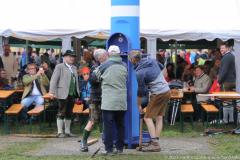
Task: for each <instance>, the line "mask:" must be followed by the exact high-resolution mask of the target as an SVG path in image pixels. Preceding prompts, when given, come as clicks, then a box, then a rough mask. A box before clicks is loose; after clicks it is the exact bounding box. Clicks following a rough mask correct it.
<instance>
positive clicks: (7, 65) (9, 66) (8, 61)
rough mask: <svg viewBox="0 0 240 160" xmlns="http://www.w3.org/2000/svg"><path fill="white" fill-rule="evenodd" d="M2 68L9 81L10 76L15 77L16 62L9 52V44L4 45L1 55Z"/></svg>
mask: <svg viewBox="0 0 240 160" xmlns="http://www.w3.org/2000/svg"><path fill="white" fill-rule="evenodd" d="M2 61H3V65H4V69H5V70H6V72H7V79H8V80H9V82H10V83H11V82H12V81H11V78H12V77H16V74H17V71H18V62H17V59H16V57H15V56H14V55H13V53H11V49H10V46H9V45H8V44H6V45H4V54H3V55H2Z"/></svg>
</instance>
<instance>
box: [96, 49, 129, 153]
mask: <svg viewBox="0 0 240 160" xmlns="http://www.w3.org/2000/svg"><path fill="white" fill-rule="evenodd" d="M108 54H109V58H108V60H107V61H106V62H105V63H103V64H102V65H101V66H100V67H99V71H100V72H98V74H97V77H98V79H101V82H102V87H101V88H102V104H101V110H102V119H103V135H104V145H105V151H104V154H106V155H107V154H110V155H111V154H112V153H113V128H114V127H113V124H114V123H115V124H116V130H117V140H116V149H117V151H116V153H122V152H123V146H124V128H125V126H124V115H125V112H126V110H127V83H126V82H127V68H126V65H125V64H124V63H123V62H122V58H121V56H120V49H119V47H118V46H115V45H111V46H110V47H109V49H108Z"/></svg>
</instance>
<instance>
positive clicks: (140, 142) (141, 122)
mask: <svg viewBox="0 0 240 160" xmlns="http://www.w3.org/2000/svg"><path fill="white" fill-rule="evenodd" d="M143 117H144V114H143V113H140V131H139V146H138V147H137V148H136V149H137V151H141V150H142V139H143V135H142V131H143Z"/></svg>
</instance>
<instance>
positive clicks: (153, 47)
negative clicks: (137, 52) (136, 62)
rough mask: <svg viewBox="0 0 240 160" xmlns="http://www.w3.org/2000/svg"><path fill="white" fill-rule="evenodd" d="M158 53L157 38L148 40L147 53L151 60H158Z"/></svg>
mask: <svg viewBox="0 0 240 160" xmlns="http://www.w3.org/2000/svg"><path fill="white" fill-rule="evenodd" d="M156 52H157V38H147V53H148V54H150V55H151V58H153V59H156Z"/></svg>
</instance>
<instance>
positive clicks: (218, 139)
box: [0, 123, 240, 160]
mask: <svg viewBox="0 0 240 160" xmlns="http://www.w3.org/2000/svg"><path fill="white" fill-rule="evenodd" d="M1 126H2V125H1ZM83 127H84V125H82V126H81V128H83ZM0 128H1V131H2V132H3V130H2V127H0ZM43 128H45V129H44V130H43V131H42V132H39V128H38V125H36V124H35V125H33V133H39V134H55V133H56V124H52V127H50V128H49V127H48V124H44V126H43ZM144 128H146V127H144ZM230 128H232V126H229V127H225V129H230ZM203 130H204V128H203V127H202V124H201V123H194V128H193V129H192V128H191V126H190V124H189V123H185V130H184V133H182V132H180V130H179V124H178V123H176V125H175V126H168V125H165V126H164V130H163V132H162V135H161V136H162V137H178V138H180V137H189V138H194V137H200V136H201V134H202V132H203ZM19 132H20V133H28V132H29V125H22V126H20V130H19ZM73 133H76V134H78V135H81V132H80V125H79V124H74V126H73ZM0 136H1V135H0ZM91 136H92V137H99V129H98V127H95V129H94V131H93V132H92V134H91ZM45 143H47V140H44V139H34V141H33V142H15V143H10V144H9V145H8V146H7V147H5V148H3V149H1V150H0V160H9V159H14V160H70V159H71V160H74V159H82V160H85V159H91V158H90V157H89V155H76V156H75V155H74V156H41V157H38V156H31V153H34V151H36V150H38V149H40V148H42V147H43V145H44V144H45ZM0 145H1V144H0ZM209 146H210V148H211V149H212V150H213V155H210V156H204V153H199V154H188V155H169V156H167V155H161V154H153V153H151V154H150V153H149V154H144V155H134V154H132V155H121V156H113V157H102V156H99V155H97V156H96V157H95V158H93V159H96V160H98V159H99V160H100V159H104V160H108V159H109V160H110V159H111V160H115V159H116V160H117V159H121V160H128V159H130V160H135V159H136V160H145V159H147V160H159V159H161V160H165V159H166V160H171V159H177V160H181V159H191V160H192V159H201V160H202V159H203V160H204V159H221V160H222V159H240V137H239V136H236V135H226V134H221V135H216V136H213V137H210V138H209ZM183 147H184V146H183Z"/></svg>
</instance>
